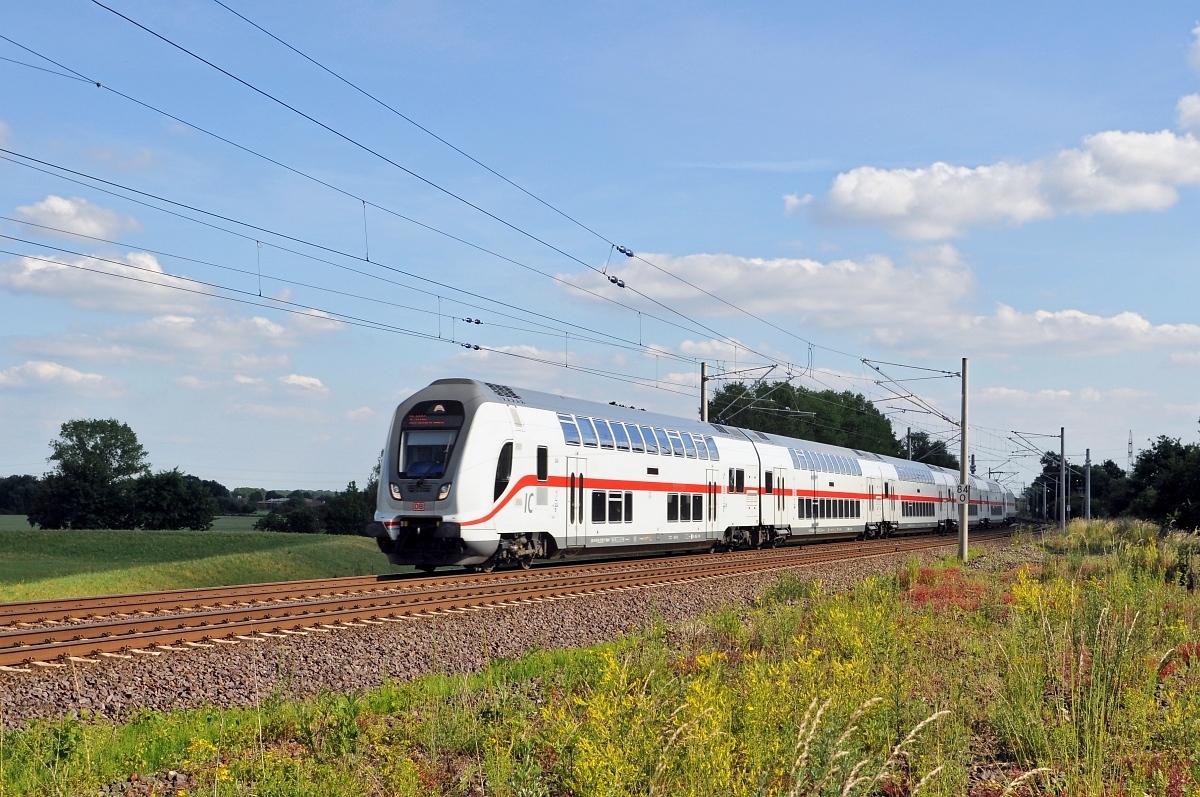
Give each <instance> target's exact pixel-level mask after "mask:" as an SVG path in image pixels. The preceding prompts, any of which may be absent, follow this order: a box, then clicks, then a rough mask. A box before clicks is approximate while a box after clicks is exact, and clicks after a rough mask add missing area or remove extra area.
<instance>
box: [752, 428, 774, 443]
mask: <svg viewBox="0 0 1200 797" xmlns="http://www.w3.org/2000/svg"><path fill="white" fill-rule="evenodd" d="M751 431H753V430H751ZM754 433H755V434H756V435H758V439H759V440H762V441H764V442H767V443H769V442H771V438H769V437H767V436H766V435H765V434H763V433H762V432H758V431H755V432H754Z"/></svg>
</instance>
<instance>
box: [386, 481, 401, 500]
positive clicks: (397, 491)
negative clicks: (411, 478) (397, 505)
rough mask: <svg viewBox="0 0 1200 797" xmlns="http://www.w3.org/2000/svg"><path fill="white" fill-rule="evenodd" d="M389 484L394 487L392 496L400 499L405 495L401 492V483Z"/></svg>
mask: <svg viewBox="0 0 1200 797" xmlns="http://www.w3.org/2000/svg"><path fill="white" fill-rule="evenodd" d="M388 486H389V487H391V488H392V498H395V499H396V500H397V501H399V500H400V499H401V498H403V496H402V495H401V494H400V486H399V485H396V484H389V485H388Z"/></svg>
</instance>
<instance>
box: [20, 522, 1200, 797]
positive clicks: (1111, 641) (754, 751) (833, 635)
mask: <svg viewBox="0 0 1200 797" xmlns="http://www.w3.org/2000/svg"><path fill="white" fill-rule="evenodd" d="M1048 548H1049V556H1048V557H1046V558H1045V559H1044V560H1043V561H1041V562H1040V563H1035V564H1017V563H1015V562H1014V561H1012V560H1008V561H1005V560H1004V559H1003V558H993V560H992V561H993V562H996V563H997V564H994V565H993V566H991V567H989V568H977V569H970V570H964V569H962V568H960V567H959V566H957V565H956V564H955V563H953V562H952V561H945V562H943V563H942V564H940V565H939V566H935V567H921V566H919V565H918V564H917V562H916V561H915V560H913V561H911V562H910V564H909V565H908V566H906V567H904V568H902V569H900V570H899V571H898V572H897V573H896V574H895V575H894V576H893V577H890V578H873V579H869V580H867V581H865V582H863V583H861V584H860V585H859V586H858V587H857V588H856V589H854V590H853V591H851V592H849V593H845V594H829V593H827V592H825V591H824V590H823V589H822V588H821V585H820V584H819V583H815V582H811V581H805V580H802V579H800V578H798V577H796V576H784V577H781V579H780V580H779V581H778V582H777V583H776V584H775V585H774V586H773V587H772V588H770V589H769V590H768V591H767V592H766V593H765V594H764V595H763V596H762V597H761V599H760V600H759V602H758V603H757V605H755V606H754V607H752V608H750V609H742V610H739V609H734V608H732V607H731V608H728V609H725V610H722V611H718V612H716V613H713V614H711V615H709V616H708V617H706V618H705V619H704V620H703V621H700V622H694V623H691V624H688V625H686V626H682V627H674V628H667V627H651V628H645V629H641V630H638V631H635V632H631V633H630V634H629V635H628V636H626V637H625V638H623V639H621V640H619V641H616V642H613V643H610V644H605V645H601V646H598V647H596V648H592V649H587V650H575V651H545V652H539V653H535V654H531V655H527V656H525V657H523V658H521V659H519V660H515V661H497V662H494V663H493V664H492V665H491V666H490V667H488V668H487V669H486V670H484V671H483V672H481V673H478V674H476V675H472V676H453V677H452V676H447V675H434V676H428V677H425V678H421V679H419V680H416V681H413V682H409V683H404V684H389V685H385V686H384V687H382V688H380V689H377V690H373V691H370V692H366V693H362V694H356V695H336V694H328V695H325V696H322V697H320V698H317V699H314V700H309V701H303V702H301V701H294V700H291V699H289V698H288V697H287V691H288V690H287V684H286V683H279V684H277V685H276V686H275V690H274V691H273V692H272V693H271V694H270V695H268V696H265V697H264V698H263V699H262V700H261V702H260V704H259V705H257V706H252V707H249V708H241V709H228V708H226V709H217V708H213V709H208V710H200V711H189V712H174V713H169V714H158V713H153V712H146V713H144V714H142V715H141V716H138V717H136V718H135V719H134V720H133V721H131V722H130V723H128V724H124V725H116V726H114V725H108V724H105V723H100V722H97V723H88V722H83V723H81V722H79V721H78V720H75V719H65V720H59V721H55V722H39V723H35V724H32V725H30V726H28V727H27V728H25V729H23V730H20V731H14V732H10V733H8V734H6V735H5V736H4V738H3V739H0V742H2V747H0V749H3V750H4V751H5V752H4V763H3V773H2V775H0V782H2V783H3V788H4V792H3V793H5V794H46V795H49V794H67V793H71V794H74V793H95V792H96V791H97V790H98V789H100V788H102V787H103V786H105V784H111V783H115V782H117V781H124V780H127V779H128V778H129V776H130V774H131V773H138V774H139V779H141V780H142V781H149V782H148V783H145V784H144V785H143V786H142V788H145V786H147V785H155V786H158V787H160V790H161V792H162V793H166V790H167V787H168V786H170V793H180V792H186V793H188V794H193V793H197V794H214V795H235V794H250V793H253V794H258V795H325V794H339V795H343V794H345V795H375V794H396V795H418V794H447V795H468V794H489V795H512V796H513V797H515V796H516V795H559V794H563V795H566V794H570V795H580V796H582V795H620V796H630V797H632V795H705V796H707V795H739V796H740V795H746V796H747V797H750V796H751V795H818V794H819V795H842V796H843V797H846V796H847V795H868V794H872V795H884V796H885V797H900V796H901V795H912V794H917V793H920V794H922V795H925V794H928V795H964V794H966V795H971V797H1001V795H1005V797H1008V796H1009V795H1011V796H1013V797H1016V796H1017V795H1042V794H1054V795H1162V796H1163V797H1182V795H1187V794H1197V793H1200V791H1198V790H1200V786H1198V784H1200V642H1198V641H1197V640H1198V639H1200V595H1197V594H1193V593H1192V592H1190V591H1189V590H1188V589H1187V588H1186V586H1187V584H1188V580H1189V579H1194V577H1195V575H1196V574H1195V571H1194V566H1195V565H1197V564H1200V546H1198V545H1197V543H1196V540H1195V538H1194V537H1192V538H1185V537H1179V536H1175V537H1159V536H1158V535H1157V532H1156V530H1155V529H1153V528H1151V527H1148V526H1146V525H1142V524H1125V525H1124V526H1120V527H1117V526H1114V525H1112V524H1104V523H1093V524H1092V525H1091V526H1086V525H1084V524H1076V525H1075V526H1073V528H1072V530H1071V532H1070V536H1069V537H1067V538H1057V539H1052V540H1049V541H1048ZM984 561H985V562H986V561H987V560H984ZM446 655H452V652H451V651H447V652H446ZM169 771H176V772H177V773H182V774H176V775H175V776H174V779H173V780H170V781H168V780H167V779H165V775H166V773H167V772H169ZM106 793H115V792H113V791H108V792H106ZM138 793H150V792H149V791H146V792H138ZM156 793H158V792H156Z"/></svg>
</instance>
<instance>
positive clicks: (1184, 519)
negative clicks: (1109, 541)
mask: <svg viewBox="0 0 1200 797" xmlns="http://www.w3.org/2000/svg"><path fill="white" fill-rule="evenodd" d="M1060 462H1061V458H1060V457H1059V455H1058V453H1056V452H1052V451H1047V452H1046V453H1044V454H1043V455H1042V458H1041V465H1042V472H1041V473H1040V474H1038V476H1037V478H1035V479H1034V481H1033V484H1032V485H1030V487H1029V489H1028V490H1027V491H1026V498H1027V499H1028V501H1029V508H1030V513H1031V514H1033V515H1034V516H1039V517H1040V516H1041V515H1042V514H1043V512H1044V514H1045V516H1046V517H1048V518H1050V519H1052V520H1053V519H1055V518H1057V517H1058V516H1059V499H1058V481H1059V474H1060ZM1066 464H1067V501H1066V503H1067V509H1068V514H1069V516H1071V517H1083V514H1084V500H1085V496H1084V493H1085V490H1086V488H1087V485H1086V474H1085V472H1084V465H1083V464H1081V463H1079V462H1077V461H1075V462H1073V461H1072V460H1071V459H1070V458H1068V459H1067V463H1066ZM1091 480H1092V489H1091V494H1092V517H1119V516H1122V515H1128V516H1132V517H1138V518H1142V519H1144V520H1153V521H1155V522H1157V523H1159V524H1161V525H1163V526H1164V527H1171V528H1178V529H1197V528H1200V443H1184V442H1183V441H1182V440H1181V439H1180V438H1177V437H1167V436H1165V435H1164V436H1160V437H1159V438H1158V439H1157V440H1155V441H1153V442H1152V443H1151V444H1150V446H1149V447H1148V448H1146V449H1144V450H1142V451H1141V452H1139V453H1138V455H1137V458H1136V459H1134V461H1133V463H1132V465H1131V467H1130V468H1129V470H1128V471H1126V470H1124V469H1123V468H1121V466H1120V465H1118V464H1117V463H1115V462H1113V461H1112V460H1111V459H1108V460H1105V461H1104V462H1102V463H1100V464H1098V465H1095V464H1094V465H1092V473H1091Z"/></svg>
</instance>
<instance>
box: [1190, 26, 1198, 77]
mask: <svg viewBox="0 0 1200 797" xmlns="http://www.w3.org/2000/svg"><path fill="white" fill-rule="evenodd" d="M1192 37H1193V39H1194V40H1193V41H1192V47H1191V49H1190V50H1188V64H1189V65H1190V66H1191V67H1192V69H1195V70H1196V71H1197V72H1200V25H1197V26H1196V27H1194V28H1192Z"/></svg>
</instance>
